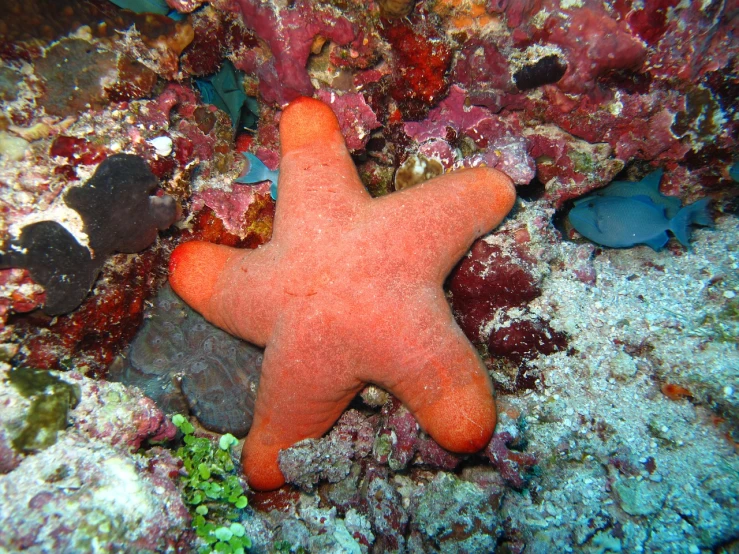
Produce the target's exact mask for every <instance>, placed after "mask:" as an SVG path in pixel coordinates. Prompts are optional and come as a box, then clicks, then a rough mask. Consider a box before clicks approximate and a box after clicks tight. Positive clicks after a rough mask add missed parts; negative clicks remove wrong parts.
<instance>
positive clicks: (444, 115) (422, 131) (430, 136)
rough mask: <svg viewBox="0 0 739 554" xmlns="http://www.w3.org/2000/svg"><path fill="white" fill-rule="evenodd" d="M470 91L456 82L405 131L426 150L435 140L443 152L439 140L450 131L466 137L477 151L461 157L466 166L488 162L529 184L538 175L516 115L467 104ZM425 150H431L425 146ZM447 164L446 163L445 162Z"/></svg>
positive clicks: (410, 122)
mask: <svg viewBox="0 0 739 554" xmlns="http://www.w3.org/2000/svg"><path fill="white" fill-rule="evenodd" d="M466 101H467V92H466V91H465V90H463V89H461V88H460V87H458V86H456V85H454V86H452V87H451V89H450V92H449V96H447V97H446V98H445V99H444V100H442V101H441V102H440V103H439V105H438V106H437V107H435V108H433V109H432V110H431V111H430V112H429V114H428V116H427V117H426V119H424V120H423V121H409V122H406V123H405V124H404V126H403V129H404V131H405V133H406V134H407V135H408V136H409V137H411V138H412V139H415V140H416V141H418V142H419V143H421V146H420V148H419V150H420V149H423V148H424V144H425V143H428V142H432V143H434V144H435V146H434V148H433V149H434V150H438V151H439V152H441V153H442V156H443V152H444V149H443V148H439V146H438V144H439V141H443V140H447V138H448V137H449V134H450V133H452V134H453V135H454V136H455V137H461V136H466V137H469V138H470V139H472V141H474V143H475V145H476V146H477V148H479V150H478V152H476V153H474V154H473V155H471V156H470V157H468V158H466V159H464V160H462V162H461V164H460V165H462V166H465V167H475V166H479V165H487V166H488V167H495V168H497V169H499V170H501V171H503V172H505V173H506V174H507V175H508V176H509V177H510V178H511V179H512V180H513V182H514V183H516V184H526V183H529V182H530V181H531V180H532V179H533V178H534V175H535V164H534V161H533V159H532V158H531V157H530V156H529V154H528V143H527V141H526V138H525V137H523V136H522V134H521V124H520V122H519V121H518V119H517V117H516V116H514V115H510V116H508V117H503V116H501V115H498V114H494V113H493V112H492V111H490V110H489V109H488V108H484V107H481V106H468V105H467V104H466ZM425 150H427V151H428V150H429V149H428V148H426V149H425ZM445 165H446V164H445Z"/></svg>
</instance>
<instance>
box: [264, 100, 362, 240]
mask: <svg viewBox="0 0 739 554" xmlns="http://www.w3.org/2000/svg"><path fill="white" fill-rule="evenodd" d="M280 141H281V159H280V177H279V183H278V190H279V199H278V201H277V205H278V206H279V209H278V210H277V213H276V214H275V224H274V235H273V237H274V240H277V241H281V240H282V238H283V236H284V235H285V234H288V235H290V236H291V237H294V236H301V235H305V234H306V233H307V234H308V235H315V234H320V233H322V232H325V231H326V229H322V226H324V225H327V224H331V225H336V224H339V225H340V224H342V223H344V222H346V221H348V220H351V219H352V218H353V217H354V216H355V214H356V211H357V209H358V207H359V206H360V205H361V204H362V203H365V202H369V201H370V196H369V194H368V193H367V191H366V190H365V188H364V186H363V185H362V182H361V180H360V179H359V175H358V174H357V168H356V166H355V165H354V161H353V160H352V158H351V156H350V155H349V151H348V150H347V148H346V145H345V143H344V137H343V136H342V134H341V129H340V128H339V122H338V120H337V119H336V116H335V115H334V112H333V110H331V108H330V107H329V106H327V105H326V104H324V103H323V102H321V101H319V100H314V99H312V98H305V97H302V98H299V99H297V100H295V101H293V102H292V103H291V104H290V105H289V106H288V107H287V108H286V109H285V111H284V112H282V116H281V118H280ZM306 214H318V215H319V217H309V218H306ZM329 222H330V223H329ZM291 230H294V232H291Z"/></svg>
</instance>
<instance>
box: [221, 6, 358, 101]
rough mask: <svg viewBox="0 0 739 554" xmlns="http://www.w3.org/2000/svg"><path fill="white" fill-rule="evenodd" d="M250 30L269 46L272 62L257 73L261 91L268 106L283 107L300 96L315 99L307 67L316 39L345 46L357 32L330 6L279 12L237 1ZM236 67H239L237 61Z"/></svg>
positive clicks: (295, 8) (302, 7)
mask: <svg viewBox="0 0 739 554" xmlns="http://www.w3.org/2000/svg"><path fill="white" fill-rule="evenodd" d="M234 2H235V3H236V4H237V5H238V7H239V9H240V10H241V14H242V16H243V18H244V23H245V24H246V26H247V28H249V29H250V30H252V31H254V33H256V35H257V36H258V37H259V38H260V39H262V40H263V41H264V42H266V43H267V45H268V46H269V49H270V51H271V52H272V56H273V58H272V59H271V60H268V61H267V62H265V63H262V64H261V65H260V66H259V67H258V69H257V76H258V77H259V90H260V92H261V95H262V98H263V99H264V100H265V101H266V102H270V103H272V102H274V103H278V104H280V105H282V104H286V103H288V102H290V101H291V100H294V99H295V98H297V97H298V96H312V95H313V91H314V87H313V84H312V83H311V81H310V77H309V76H308V72H307V70H306V64H307V62H308V57H309V56H310V54H311V46H312V45H313V39H314V38H315V37H316V36H317V35H320V36H322V37H323V38H326V39H328V40H332V41H334V42H335V43H337V44H340V45H346V44H349V43H350V42H352V41H353V40H354V39H356V38H357V28H356V27H355V25H354V24H353V23H352V22H350V21H349V20H348V19H346V17H345V16H344V15H342V14H341V13H339V12H337V11H336V10H334V9H333V8H332V7H331V6H329V5H327V4H319V3H317V2H312V1H309V0H298V1H297V2H294V3H292V4H291V5H290V7H287V8H284V7H283V8H278V7H277V6H276V5H275V4H273V3H270V2H267V3H265V2H261V1H260V0H234ZM234 63H235V65H236V67H240V63H239V61H238V60H236V61H235V62H234Z"/></svg>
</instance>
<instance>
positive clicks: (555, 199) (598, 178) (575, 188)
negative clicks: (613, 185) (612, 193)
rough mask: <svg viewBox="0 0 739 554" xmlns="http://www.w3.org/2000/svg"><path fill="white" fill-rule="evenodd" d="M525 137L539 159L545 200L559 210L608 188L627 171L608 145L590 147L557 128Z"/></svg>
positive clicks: (549, 127) (539, 128)
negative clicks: (583, 197)
mask: <svg viewBox="0 0 739 554" xmlns="http://www.w3.org/2000/svg"><path fill="white" fill-rule="evenodd" d="M523 134H524V136H525V137H526V139H527V140H528V143H529V145H530V148H529V153H530V155H531V156H532V157H533V158H534V159H535V160H536V176H537V178H538V179H539V181H540V182H541V183H543V184H545V185H546V192H545V198H546V199H547V201H548V202H549V203H551V205H553V206H554V207H555V208H559V207H561V206H562V204H564V203H565V202H566V201H567V200H571V199H573V198H577V197H579V196H582V195H584V194H587V193H588V192H590V191H591V190H593V189H596V188H600V187H603V186H605V185H607V184H608V183H610V182H611V181H612V180H613V178H614V177H615V176H616V174H617V173H618V172H619V171H621V169H623V166H624V164H623V162H622V161H620V160H617V159H614V158H613V155H612V153H613V151H612V149H611V148H610V147H609V145H608V144H606V143H596V144H590V143H588V142H585V141H584V140H580V139H577V138H575V137H573V136H572V135H570V134H569V133H566V132H565V131H563V130H562V129H560V128H559V127H557V126H555V125H537V126H536V127H532V128H529V129H526V130H524V133H523Z"/></svg>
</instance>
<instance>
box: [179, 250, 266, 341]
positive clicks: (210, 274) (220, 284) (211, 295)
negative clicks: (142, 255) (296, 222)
mask: <svg viewBox="0 0 739 554" xmlns="http://www.w3.org/2000/svg"><path fill="white" fill-rule="evenodd" d="M270 253H271V249H269V248H268V246H264V247H261V248H259V249H257V250H243V249H238V248H231V247H229V246H222V245H217V244H212V243H209V242H201V241H191V242H186V243H183V244H181V245H179V246H178V247H177V248H175V250H174V252H172V256H171V257H170V261H169V283H170V285H171V286H172V289H173V290H174V291H175V292H176V293H177V295H178V296H180V298H182V299H183V300H184V301H185V302H187V304H189V305H190V307H191V308H192V309H194V310H195V311H196V312H199V313H200V314H201V315H202V316H203V317H205V319H207V320H208V321H210V322H211V323H213V324H214V325H216V326H218V327H220V328H221V329H224V330H226V331H228V332H229V333H231V334H232V335H235V336H238V337H239V338H242V339H244V340H247V341H249V342H252V343H254V344H256V345H259V346H264V345H265V344H266V342H267V339H268V337H269V335H270V332H271V329H272V327H273V325H274V318H275V310H274V308H273V307H271V306H274V305H276V304H275V303H276V302H277V300H276V299H275V298H274V297H275V295H277V294H279V293H278V290H279V289H275V288H274V286H273V281H274V279H273V278H272V272H271V271H270V267H271V264H270V263H269V256H270ZM234 275H238V276H239V277H238V278H239V281H238V282H235V279H234ZM243 314H247V316H246V317H242V316H243Z"/></svg>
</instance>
